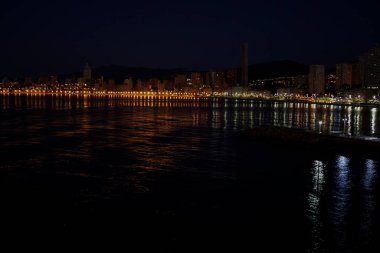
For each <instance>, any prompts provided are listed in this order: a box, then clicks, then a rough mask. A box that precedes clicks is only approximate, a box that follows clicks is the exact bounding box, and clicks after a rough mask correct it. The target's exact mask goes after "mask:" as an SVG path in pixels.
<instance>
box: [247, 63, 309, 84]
mask: <svg viewBox="0 0 380 253" xmlns="http://www.w3.org/2000/svg"><path fill="white" fill-rule="evenodd" d="M308 72H309V66H308V65H305V64H301V63H297V62H294V61H289V60H284V61H274V62H263V63H256V64H253V65H250V66H249V80H256V79H266V78H274V77H287V76H297V75H306V74H307V73H308Z"/></svg>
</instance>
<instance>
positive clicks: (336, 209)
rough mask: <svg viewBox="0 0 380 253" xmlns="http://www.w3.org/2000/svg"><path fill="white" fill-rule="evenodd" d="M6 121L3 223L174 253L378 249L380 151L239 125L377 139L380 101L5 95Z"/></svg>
mask: <svg viewBox="0 0 380 253" xmlns="http://www.w3.org/2000/svg"><path fill="white" fill-rule="evenodd" d="M0 117H1V121H0V133H1V134H0V191H1V193H0V197H1V203H2V205H1V211H0V213H1V215H2V216H1V217H3V218H4V217H5V218H4V221H3V222H2V228H7V229H16V230H37V229H41V228H43V229H45V230H46V231H60V232H62V233H68V234H70V233H74V232H78V231H99V232H100V233H101V232H105V231H116V230H118V231H119V230H120V229H121V231H122V232H120V233H126V234H128V236H126V237H125V238H124V239H125V241H126V242H128V243H135V244H136V243H137V242H140V243H141V244H140V245H149V244H150V245H152V244H153V245H155V247H156V248H157V249H163V250H165V251H166V252H169V251H173V252H174V251H175V252H183V251H186V250H192V251H202V250H204V249H207V250H211V251H214V250H219V249H226V248H227V247H229V248H231V249H235V250H237V249H240V250H239V251H242V250H243V249H244V251H255V250H256V251H259V249H263V248H264V249H265V251H270V250H275V249H278V248H280V249H282V250H292V251H293V252H295V251H297V252H376V250H378V249H379V243H380V242H379V238H380V230H379V228H380V226H379V225H380V224H379V214H380V210H379V201H380V199H379V196H380V195H379V190H380V188H379V175H378V174H379V162H380V159H374V158H373V157H372V158H370V157H366V156H365V155H362V154H361V155H357V156H355V155H352V156H347V155H343V154H340V153H339V152H336V153H327V152H324V151H323V150H321V151H320V152H316V151H315V149H313V150H312V151H311V150H310V149H308V148H307V147H305V148H302V147H299V146H292V145H287V144H286V143H280V142H278V143H277V142H273V143H272V142H264V141H255V140H253V139H252V140H251V139H249V138H246V137H244V136H246V135H242V134H241V133H242V132H244V131H245V130H247V129H250V128H253V127H254V126H260V125H268V126H270V125H274V126H287V127H293V128H301V129H305V130H309V131H320V132H327V133H332V134H342V135H347V136H351V137H352V136H353V137H355V136H357V137H360V138H369V139H374V140H377V139H378V138H379V135H380V109H376V108H370V107H353V106H336V105H313V104H307V103H289V102H273V101H256V100H234V99H212V98H209V99H186V100H185V99H163V98H161V99H156V98H155V99H153V98H146V99H137V98H135V99H131V98H128V99H127V98H123V97H116V96H115V97H76V96H23V95H19V96H13V95H12V96H9V95H0ZM343 119H344V120H343ZM320 121H321V122H322V123H321V124H320V123H319V122H320ZM352 149H353V150H354V149H355V147H352ZM379 153H380V150H379Z"/></svg>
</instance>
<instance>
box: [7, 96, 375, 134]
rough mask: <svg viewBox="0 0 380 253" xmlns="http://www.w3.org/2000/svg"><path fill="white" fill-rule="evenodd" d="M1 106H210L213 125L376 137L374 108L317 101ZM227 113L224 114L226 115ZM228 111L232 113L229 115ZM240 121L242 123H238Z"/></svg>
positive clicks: (52, 101)
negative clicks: (213, 116)
mask: <svg viewBox="0 0 380 253" xmlns="http://www.w3.org/2000/svg"><path fill="white" fill-rule="evenodd" d="M0 106H2V108H3V109H6V110H7V109H39V110H41V109H49V110H78V109H83V108H112V107H148V108H193V109H200V110H201V109H210V110H213V111H214V113H215V119H214V120H215V122H216V125H215V126H216V127H219V125H220V123H217V122H220V121H221V120H226V119H227V120H231V119H232V121H231V122H228V125H232V128H234V129H235V130H236V129H239V128H240V127H253V126H257V125H274V126H286V127H295V128H303V129H309V130H313V131H319V124H318V122H319V121H322V122H323V125H322V126H321V130H322V131H324V132H331V133H345V134H350V135H352V136H372V137H379V136H380V130H379V128H380V127H379V126H380V124H379V122H378V121H379V120H380V117H379V115H378V114H379V113H380V111H379V110H377V108H366V107H353V106H338V105H316V104H308V103H296V102H295V103H293V102H291V103H290V102H278V101H276V102H271V101H257V100H237V99H216V98H199V99H194V98H192V99H178V98H161V99H158V98H154V97H148V98H125V97H121V96H109V97H101V96H71V95H49V96H48V95H47V96H44V95H3V94H2V95H0ZM0 109H1V108H0ZM226 114H227V117H226ZM230 115H233V116H232V117H231V116H230ZM240 122H242V124H240ZM225 126H226V127H227V124H225Z"/></svg>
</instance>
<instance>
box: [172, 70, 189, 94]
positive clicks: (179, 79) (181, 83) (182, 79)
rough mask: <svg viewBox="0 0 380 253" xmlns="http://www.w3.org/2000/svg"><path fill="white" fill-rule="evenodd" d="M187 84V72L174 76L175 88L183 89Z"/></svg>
mask: <svg viewBox="0 0 380 253" xmlns="http://www.w3.org/2000/svg"><path fill="white" fill-rule="evenodd" d="M186 85H187V76H186V75H185V74H179V75H176V76H175V78H174V88H175V89H177V90H181V89H182V88H184V87H186Z"/></svg>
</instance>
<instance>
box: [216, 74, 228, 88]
mask: <svg viewBox="0 0 380 253" xmlns="http://www.w3.org/2000/svg"><path fill="white" fill-rule="evenodd" d="M226 86H227V85H226V76H225V73H224V71H223V70H219V71H216V72H215V90H217V91H222V90H224V89H225V88H226Z"/></svg>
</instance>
